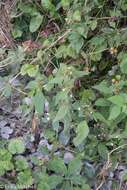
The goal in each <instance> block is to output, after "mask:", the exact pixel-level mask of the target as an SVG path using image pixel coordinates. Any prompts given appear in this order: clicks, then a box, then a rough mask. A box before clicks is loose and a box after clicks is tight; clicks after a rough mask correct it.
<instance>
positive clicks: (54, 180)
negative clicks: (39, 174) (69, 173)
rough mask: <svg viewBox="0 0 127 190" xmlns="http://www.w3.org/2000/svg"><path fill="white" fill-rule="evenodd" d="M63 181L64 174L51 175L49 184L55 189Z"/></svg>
mask: <svg viewBox="0 0 127 190" xmlns="http://www.w3.org/2000/svg"><path fill="white" fill-rule="evenodd" d="M62 181H63V177H62V176H57V175H51V176H49V178H48V185H49V186H50V188H51V189H55V188H56V187H57V185H59V184H61V183H62Z"/></svg>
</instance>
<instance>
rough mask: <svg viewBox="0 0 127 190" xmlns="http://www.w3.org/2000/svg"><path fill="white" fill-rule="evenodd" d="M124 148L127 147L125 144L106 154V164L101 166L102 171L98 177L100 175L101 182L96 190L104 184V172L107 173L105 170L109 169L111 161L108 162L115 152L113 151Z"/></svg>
mask: <svg viewBox="0 0 127 190" xmlns="http://www.w3.org/2000/svg"><path fill="white" fill-rule="evenodd" d="M125 146H127V144H123V145H121V146H118V147H117V148H115V149H113V150H112V151H110V152H109V153H108V158H107V162H106V164H105V165H104V166H103V168H102V170H101V172H100V174H99V175H100V176H101V175H102V181H101V183H100V184H99V186H98V187H97V188H96V190H99V189H100V188H101V187H102V185H103V184H104V181H105V179H104V175H103V174H104V173H105V172H107V170H108V169H109V168H110V167H111V165H112V164H111V161H110V157H111V155H112V154H113V153H114V152H115V151H117V150H119V149H121V148H124V147H125Z"/></svg>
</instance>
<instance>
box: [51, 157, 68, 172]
mask: <svg viewBox="0 0 127 190" xmlns="http://www.w3.org/2000/svg"><path fill="white" fill-rule="evenodd" d="M48 169H49V170H51V171H53V172H55V173H56V174H61V175H65V174H66V172H67V168H66V166H65V164H64V161H63V160H62V159H60V158H56V159H53V160H50V161H49V163H48Z"/></svg>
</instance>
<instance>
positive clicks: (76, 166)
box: [67, 158, 82, 176]
mask: <svg viewBox="0 0 127 190" xmlns="http://www.w3.org/2000/svg"><path fill="white" fill-rule="evenodd" d="M81 168H82V161H81V160H80V159H78V158H75V159H73V160H72V161H70V163H69V165H68V173H67V175H69V176H75V175H79V174H80V172H81Z"/></svg>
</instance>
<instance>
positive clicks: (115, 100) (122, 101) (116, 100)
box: [108, 95, 125, 107]
mask: <svg viewBox="0 0 127 190" xmlns="http://www.w3.org/2000/svg"><path fill="white" fill-rule="evenodd" d="M108 100H109V101H110V102H112V103H113V104H115V105H117V106H120V107H122V106H124V104H125V98H124V97H123V96H122V95H115V96H112V97H110V98H108Z"/></svg>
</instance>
